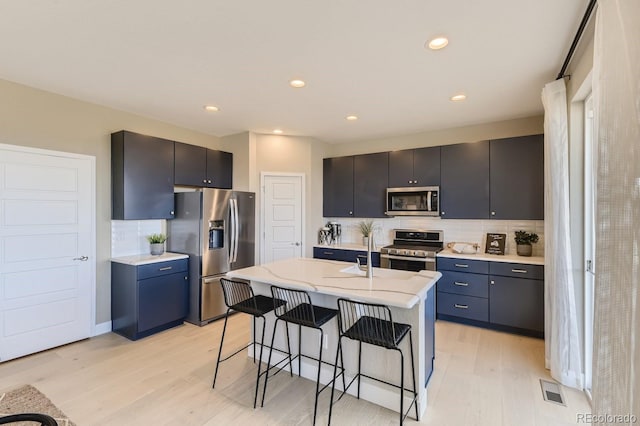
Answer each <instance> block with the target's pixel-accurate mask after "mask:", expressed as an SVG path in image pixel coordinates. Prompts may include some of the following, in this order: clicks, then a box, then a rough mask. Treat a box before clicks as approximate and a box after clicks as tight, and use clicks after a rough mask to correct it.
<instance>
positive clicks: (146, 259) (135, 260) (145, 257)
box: [111, 251, 189, 266]
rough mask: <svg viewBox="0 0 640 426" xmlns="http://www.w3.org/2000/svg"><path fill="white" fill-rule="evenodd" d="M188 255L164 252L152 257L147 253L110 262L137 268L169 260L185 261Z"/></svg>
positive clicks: (118, 258) (121, 257) (115, 258)
mask: <svg viewBox="0 0 640 426" xmlns="http://www.w3.org/2000/svg"><path fill="white" fill-rule="evenodd" d="M188 257H189V255H187V254H182V253H171V252H168V251H165V252H164V253H162V254H160V255H157V256H153V255H151V254H149V253H145V254H134V255H132V256H120V257H112V258H111V261H112V262H118V263H125V264H127V265H133V266H139V265H148V264H150V263H158V262H167V261H170V260H178V259H187V258H188Z"/></svg>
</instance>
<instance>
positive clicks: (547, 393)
mask: <svg viewBox="0 0 640 426" xmlns="http://www.w3.org/2000/svg"><path fill="white" fill-rule="evenodd" d="M540 387H541V388H542V397H543V398H544V400H545V401H548V402H553V403H555V404H559V405H564V406H565V407H566V406H567V404H565V403H564V397H563V396H562V389H561V388H560V385H559V384H558V383H554V382H550V381H548V380H542V379H540Z"/></svg>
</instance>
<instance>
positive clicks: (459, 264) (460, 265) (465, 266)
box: [454, 263, 469, 268]
mask: <svg viewBox="0 0 640 426" xmlns="http://www.w3.org/2000/svg"><path fill="white" fill-rule="evenodd" d="M454 265H455V266H456V267H457V268H468V267H469V265H465V264H464V263H455V264H454Z"/></svg>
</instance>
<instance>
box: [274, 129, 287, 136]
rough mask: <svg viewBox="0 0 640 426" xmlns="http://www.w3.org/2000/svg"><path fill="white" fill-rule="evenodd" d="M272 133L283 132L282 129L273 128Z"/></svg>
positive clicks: (278, 133) (279, 133)
mask: <svg viewBox="0 0 640 426" xmlns="http://www.w3.org/2000/svg"><path fill="white" fill-rule="evenodd" d="M273 133H275V134H276V135H281V134H283V133H284V132H283V131H282V129H273Z"/></svg>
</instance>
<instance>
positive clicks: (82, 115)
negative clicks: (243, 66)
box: [0, 80, 221, 324]
mask: <svg viewBox="0 0 640 426" xmlns="http://www.w3.org/2000/svg"><path fill="white" fill-rule="evenodd" d="M0 99H1V101H0V143H5V144H11V145H23V146H30V147H36V148H43V149H50V150H55V151H64V152H72V153H77V154H85V155H92V156H95V157H96V216H97V217H96V232H97V235H96V245H97V247H96V252H97V259H96V291H97V294H96V324H99V323H102V322H105V321H109V319H110V317H111V273H110V264H109V257H110V253H111V150H110V146H111V145H110V144H111V139H110V135H111V133H112V132H115V131H118V130H122V129H126V130H131V131H133V132H138V133H142V134H147V135H153V136H159V137H163V138H166V139H171V140H176V141H180V142H186V143H190V144H193V145H201V146H206V147H209V148H215V149H220V148H221V141H220V139H219V138H216V137H215V136H210V135H205V134H202V133H198V132H194V131H190V130H187V129H183V128H180V127H176V126H173V125H170V124H167V123H162V122H160V121H157V120H152V119H150V118H145V117H141V116H138V115H135V114H129V113H126V112H122V111H116V110H113V109H109V108H105V107H101V106H98V105H94V104H90V103H86V102H81V101H78V100H74V99H71V98H67V97H64V96H60V95H55V94H52V93H49V92H44V91H41V90H37V89H33V88H29V87H26V86H22V85H19V84H15V83H11V82H8V81H4V80H0Z"/></svg>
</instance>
